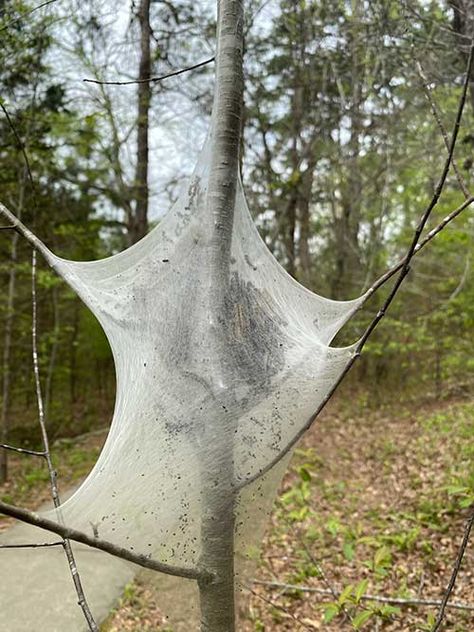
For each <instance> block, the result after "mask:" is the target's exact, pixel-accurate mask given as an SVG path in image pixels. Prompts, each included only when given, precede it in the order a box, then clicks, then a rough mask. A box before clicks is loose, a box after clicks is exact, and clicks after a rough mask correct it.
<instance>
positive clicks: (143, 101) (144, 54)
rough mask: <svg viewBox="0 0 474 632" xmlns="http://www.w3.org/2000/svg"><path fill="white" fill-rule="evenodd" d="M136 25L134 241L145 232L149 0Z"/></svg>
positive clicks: (131, 233) (144, 0)
mask: <svg viewBox="0 0 474 632" xmlns="http://www.w3.org/2000/svg"><path fill="white" fill-rule="evenodd" d="M138 21H139V24H140V65H139V71H138V79H139V81H141V82H142V83H139V84H138V119H137V163H136V171H135V207H134V211H133V215H132V217H131V218H130V225H129V239H130V243H132V244H133V243H135V242H137V241H138V240H139V239H141V238H142V237H144V236H145V235H146V233H147V231H148V195H149V191H148V163H149V147H148V136H149V114H150V103H151V85H150V82H149V81H146V79H149V78H150V77H151V49H150V38H151V27H150V0H141V2H140V7H139V9H138Z"/></svg>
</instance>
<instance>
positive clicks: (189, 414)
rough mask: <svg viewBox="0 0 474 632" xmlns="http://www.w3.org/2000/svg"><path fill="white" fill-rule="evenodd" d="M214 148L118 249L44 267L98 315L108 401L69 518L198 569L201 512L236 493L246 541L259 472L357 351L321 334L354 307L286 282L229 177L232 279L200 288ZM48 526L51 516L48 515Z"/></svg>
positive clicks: (241, 539)
mask: <svg viewBox="0 0 474 632" xmlns="http://www.w3.org/2000/svg"><path fill="white" fill-rule="evenodd" d="M210 147H211V143H210V141H209V140H208V141H207V142H206V145H205V147H204V149H203V151H202V153H201V156H200V159H199V162H198V165H197V167H196V169H195V172H194V174H193V175H192V177H191V178H190V181H189V182H188V184H187V186H186V187H185V189H184V190H183V192H182V194H181V195H180V197H179V199H178V201H177V202H176V204H175V205H174V206H173V207H172V209H171V210H170V211H169V213H168V214H167V215H166V216H165V217H164V219H163V220H162V221H161V222H160V223H159V225H158V226H157V227H156V228H155V229H154V230H153V231H152V232H151V233H150V234H149V235H148V236H147V237H145V238H144V239H143V240H142V241H140V242H139V243H137V244H136V245H134V246H132V247H131V248H129V249H128V250H125V251H124V252H121V253H120V254H117V255H115V256H112V257H109V258H107V259H104V260H100V261H91V262H75V261H67V260H64V259H60V258H58V257H56V256H55V255H53V254H51V255H50V256H48V259H49V260H50V263H51V264H52V265H53V266H54V268H55V269H56V270H57V271H58V272H59V273H60V274H61V276H62V277H63V278H64V279H65V280H66V281H67V283H68V284H69V285H70V286H71V287H72V288H74V290H75V291H76V292H77V293H78V294H79V296H80V297H81V298H82V300H83V301H84V302H85V303H86V305H88V307H89V308H90V309H91V310H92V312H93V313H94V314H95V315H96V317H97V318H98V320H99V321H100V323H101V325H102V327H103V329H104V331H105V333H106V335H107V337H108V339H109V342H110V346H111V349H112V352H113V356H114V361H115V367H116V378H117V395H116V404H115V411H114V416H113V421H112V426H111V429H110V434H109V436H108V439H107V441H106V444H105V446H104V448H103V451H102V453H101V455H100V457H99V459H98V461H97V464H96V465H95V467H94V469H93V470H92V472H91V473H90V475H89V476H88V478H87V479H86V480H85V482H84V483H83V484H82V486H81V487H80V488H79V489H78V491H77V492H76V493H75V494H74V495H73V496H72V497H71V498H70V499H69V500H68V501H67V502H66V503H65V504H64V505H63V506H62V508H61V510H60V516H59V517H60V519H61V520H62V521H64V522H65V523H66V524H67V525H68V526H71V527H75V528H76V529H80V530H82V531H85V532H87V533H90V534H91V535H92V534H93V533H95V534H98V536H99V537H101V538H103V539H106V540H109V541H111V542H114V543H116V544H118V545H120V546H123V547H126V548H130V549H133V550H134V552H136V553H144V554H151V555H153V557H155V558H157V559H159V560H161V561H163V562H167V563H171V564H179V565H181V566H184V567H195V566H196V565H198V564H199V559H200V556H201V555H202V552H203V527H202V525H203V517H205V516H207V517H209V513H210V512H211V513H213V514H214V515H215V517H216V520H219V509H220V506H221V505H222V503H223V502H224V501H225V497H226V494H230V495H233V497H234V509H235V514H236V519H235V527H234V529H235V549H236V551H237V552H238V553H240V554H244V555H245V554H248V552H249V547H252V546H253V545H256V544H257V543H258V540H259V538H260V537H261V532H260V529H259V528H256V526H255V525H256V524H261V523H262V520H261V518H262V517H263V515H264V513H265V511H266V510H267V509H268V508H269V506H270V504H271V501H272V499H273V495H274V493H275V490H276V485H277V481H278V480H279V478H280V475H281V473H282V467H284V465H285V463H286V462H287V460H285V459H284V460H283V461H281V462H280V464H281V463H283V465H280V467H279V466H276V467H273V468H272V469H271V471H270V472H269V473H266V474H265V475H264V476H263V477H262V476H259V474H260V473H262V472H264V471H265V470H266V469H267V468H268V466H269V464H271V463H272V462H274V461H275V460H276V459H277V457H278V455H279V454H280V453H281V452H282V451H283V450H284V449H285V447H286V446H288V444H289V443H290V442H291V441H292V439H293V438H294V437H295V436H296V435H297V433H298V432H299V431H300V430H301V429H302V428H303V427H304V425H305V423H306V422H307V421H308V419H309V418H310V416H311V415H312V414H313V413H314V411H315V410H316V409H317V408H318V406H319V405H320V403H321V402H322V400H323V399H324V397H325V396H326V395H327V394H328V392H329V391H330V390H331V388H332V387H333V385H334V384H335V382H336V381H337V379H338V378H339V377H340V375H341V373H342V371H343V370H344V367H345V366H346V364H347V363H348V361H349V359H350V358H351V355H352V354H353V353H354V347H348V348H331V347H330V346H329V345H330V343H331V340H332V339H333V337H334V336H335V334H336V333H337V332H338V330H339V329H340V328H341V327H342V326H343V324H344V323H345V322H346V321H347V320H348V319H349V318H350V316H351V315H352V314H353V313H354V312H355V311H356V309H357V308H358V307H359V305H360V304H361V303H362V302H363V300H364V299H363V297H362V298H360V299H357V300H354V301H348V302H336V301H332V300H328V299H325V298H322V297H320V296H318V295H316V294H313V293H311V292H310V291H308V290H306V289H305V288H304V287H302V286H301V285H299V284H298V283H297V282H296V281H295V280H293V279H292V278H291V277H290V276H289V275H288V274H287V273H286V272H285V271H284V269H283V268H282V267H281V266H280V265H279V264H278V263H277V261H276V260H275V259H274V257H273V256H272V255H271V253H270V252H269V250H268V249H267V247H266V246H265V244H264V243H263V241H262V240H261V238H260V236H259V234H258V232H257V230H256V228H255V226H254V223H253V221H252V219H251V216H250V213H249V210H248V208H247V205H246V201H245V198H244V194H243V190H242V186H241V184H240V183H239V185H238V191H237V198H236V205H235V218H234V232H233V240H232V259H231V270H230V280H229V283H228V289H227V291H226V295H225V296H223V297H219V298H218V299H217V298H216V295H215V292H214V291H213V288H212V287H211V283H210V281H209V279H210V274H209V266H210V259H211V254H210V247H209V241H208V239H207V229H208V227H209V221H210V219H209V218H208V217H206V191H207V183H208V177H209V162H210V160H209V159H210ZM54 517H55V519H58V516H57V515H56V514H55V515H54Z"/></svg>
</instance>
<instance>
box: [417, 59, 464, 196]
mask: <svg viewBox="0 0 474 632" xmlns="http://www.w3.org/2000/svg"><path fill="white" fill-rule="evenodd" d="M415 66H416V69H417V70H418V74H419V75H420V79H421V83H422V85H423V88H424V92H425V96H426V98H427V100H428V103H429V104H430V108H431V112H432V114H433V118H434V120H435V121H436V124H437V125H438V127H439V129H440V132H441V135H442V137H443V140H444V144H445V145H446V149H447V150H448V151H449V136H448V132H447V131H446V128H445V126H444V125H443V121H442V120H441V115H440V112H439V110H438V106H437V105H436V102H435V100H434V99H433V95H432V94H431V88H430V84H429V81H428V78H427V76H426V74H425V71H424V68H423V66H422V64H421V62H420V60H419V59H416V63H415ZM453 169H454V173H455V174H456V178H457V181H458V184H459V186H460V187H461V190H462V192H463V194H464V197H465V198H466V199H467V198H469V197H470V196H471V194H470V193H469V189H468V188H467V186H466V182H465V180H464V178H463V176H462V174H461V172H460V171H459V168H458V165H457V162H456V160H455V159H454V156H453Z"/></svg>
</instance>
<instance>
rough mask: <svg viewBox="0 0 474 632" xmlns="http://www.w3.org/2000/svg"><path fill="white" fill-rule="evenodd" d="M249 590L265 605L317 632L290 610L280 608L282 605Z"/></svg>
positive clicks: (250, 589)
mask: <svg viewBox="0 0 474 632" xmlns="http://www.w3.org/2000/svg"><path fill="white" fill-rule="evenodd" d="M247 589H248V590H249V591H250V592H251V593H252V595H254V597H257V598H258V599H260V600H261V601H264V602H265V603H267V604H268V605H270V606H272V607H273V608H276V609H277V610H280V611H281V612H284V613H285V614H286V615H287V616H288V617H290V618H291V619H293V621H296V623H298V624H299V625H301V626H302V627H303V628H304V629H305V630H310V631H311V630H315V629H316V628H314V627H313V626H311V627H309V626H308V625H306V623H304V622H303V621H301V619H299V618H298V617H296V616H295V615H294V614H293V613H292V612H290V611H289V610H287V609H286V608H284V607H283V606H280V604H278V603H275V602H274V601H271V599H267V597H264V596H263V595H259V594H258V593H257V592H255V591H254V590H252V588H250V587H247Z"/></svg>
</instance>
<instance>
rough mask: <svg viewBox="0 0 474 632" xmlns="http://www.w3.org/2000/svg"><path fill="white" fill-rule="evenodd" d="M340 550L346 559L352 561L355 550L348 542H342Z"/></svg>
mask: <svg viewBox="0 0 474 632" xmlns="http://www.w3.org/2000/svg"><path fill="white" fill-rule="evenodd" d="M342 552H343V553H344V557H345V558H346V560H348V561H349V562H352V560H353V559H354V556H355V551H354V547H353V546H352V544H351V543H350V542H344V544H343V546H342Z"/></svg>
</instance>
